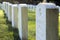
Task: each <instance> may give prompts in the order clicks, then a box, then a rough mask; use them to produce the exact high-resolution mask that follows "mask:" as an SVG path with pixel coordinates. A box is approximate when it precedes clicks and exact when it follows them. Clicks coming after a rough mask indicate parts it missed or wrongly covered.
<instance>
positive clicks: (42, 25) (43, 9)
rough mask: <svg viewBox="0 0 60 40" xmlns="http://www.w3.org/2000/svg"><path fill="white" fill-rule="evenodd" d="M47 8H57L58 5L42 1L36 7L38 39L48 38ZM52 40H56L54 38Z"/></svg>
mask: <svg viewBox="0 0 60 40" xmlns="http://www.w3.org/2000/svg"><path fill="white" fill-rule="evenodd" d="M47 9H56V5H55V4H53V3H40V4H38V5H37V7H36V40H47V38H46V37H47V34H46V33H47V32H46V30H47V29H46V28H47V23H46V20H47V16H46V14H47ZM57 14H58V13H57ZM52 21H53V20H52ZM56 25H57V24H56ZM52 31H53V30H52ZM50 38H51V37H50ZM50 40H54V38H52V39H50Z"/></svg>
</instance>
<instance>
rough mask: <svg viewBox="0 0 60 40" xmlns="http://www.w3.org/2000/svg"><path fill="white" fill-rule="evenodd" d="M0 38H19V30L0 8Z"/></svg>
mask: <svg viewBox="0 0 60 40" xmlns="http://www.w3.org/2000/svg"><path fill="white" fill-rule="evenodd" d="M14 31H15V32H14ZM0 40H18V32H17V31H16V30H15V29H14V28H12V26H11V23H10V22H9V21H8V20H7V17H6V15H5V14H4V11H3V10H0Z"/></svg>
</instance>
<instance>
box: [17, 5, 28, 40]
mask: <svg viewBox="0 0 60 40" xmlns="http://www.w3.org/2000/svg"><path fill="white" fill-rule="evenodd" d="M18 8H19V10H18V11H19V13H18V29H19V36H20V39H21V40H28V8H27V5H26V4H19V6H18Z"/></svg>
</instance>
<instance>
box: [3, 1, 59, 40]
mask: <svg viewBox="0 0 60 40" xmlns="http://www.w3.org/2000/svg"><path fill="white" fill-rule="evenodd" d="M3 5H4V6H3V9H4V10H5V13H6V15H7V17H8V20H9V21H11V22H12V27H15V28H18V30H19V36H20V38H21V40H28V7H27V4H11V3H9V2H3ZM58 11H59V10H58V7H57V6H56V5H55V4H54V3H40V4H38V5H37V6H36V40H58V13H59V12H58Z"/></svg>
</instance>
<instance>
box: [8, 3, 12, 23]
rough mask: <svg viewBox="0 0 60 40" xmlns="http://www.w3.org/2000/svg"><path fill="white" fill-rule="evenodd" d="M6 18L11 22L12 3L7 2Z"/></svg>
mask: <svg viewBox="0 0 60 40" xmlns="http://www.w3.org/2000/svg"><path fill="white" fill-rule="evenodd" d="M8 20H9V21H10V22H11V21H12V4H11V3H9V4H8Z"/></svg>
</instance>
